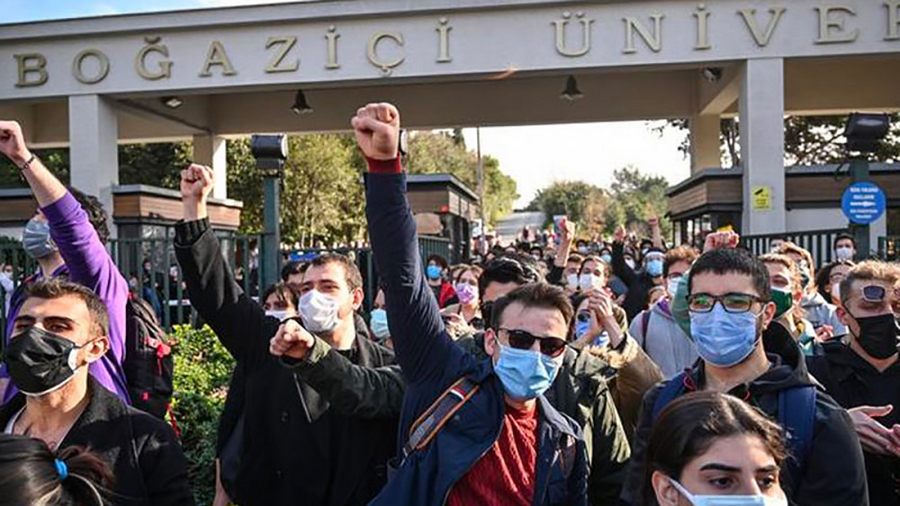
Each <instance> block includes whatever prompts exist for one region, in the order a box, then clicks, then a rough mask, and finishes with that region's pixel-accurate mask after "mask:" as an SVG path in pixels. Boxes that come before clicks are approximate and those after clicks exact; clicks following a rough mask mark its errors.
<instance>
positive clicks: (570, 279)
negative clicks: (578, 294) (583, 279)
mask: <svg viewBox="0 0 900 506" xmlns="http://www.w3.org/2000/svg"><path fill="white" fill-rule="evenodd" d="M566 288H568V289H569V290H577V289H578V274H568V275H566Z"/></svg>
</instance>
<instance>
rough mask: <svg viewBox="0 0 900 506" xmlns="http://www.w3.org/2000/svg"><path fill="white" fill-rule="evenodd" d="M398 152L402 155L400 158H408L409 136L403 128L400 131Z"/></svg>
mask: <svg viewBox="0 0 900 506" xmlns="http://www.w3.org/2000/svg"><path fill="white" fill-rule="evenodd" d="M397 152H398V153H400V156H406V155H407V153H408V152H409V134H408V133H407V132H406V129H403V128H401V129H400V135H399V141H398V143H397Z"/></svg>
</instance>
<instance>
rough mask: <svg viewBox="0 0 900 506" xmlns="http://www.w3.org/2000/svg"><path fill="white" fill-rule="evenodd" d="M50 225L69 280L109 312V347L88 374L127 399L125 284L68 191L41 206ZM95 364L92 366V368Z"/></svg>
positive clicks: (91, 226) (126, 293) (83, 213)
mask: <svg viewBox="0 0 900 506" xmlns="http://www.w3.org/2000/svg"><path fill="white" fill-rule="evenodd" d="M41 211H42V212H43V213H44V216H46V217H47V221H48V222H49V224H50V236H51V237H52V238H53V242H55V243H56V246H57V247H58V248H59V253H60V255H62V258H63V260H64V261H65V262H66V267H67V268H68V269H69V279H70V280H71V281H73V282H76V283H78V284H80V285H84V286H86V287H88V288H90V289H91V290H93V291H94V293H96V294H97V296H99V297H100V300H102V301H103V303H104V304H105V305H106V309H107V311H108V312H109V346H110V350H109V353H107V354H106V356H104V357H103V359H102V360H100V361H99V362H98V363H96V364H92V367H91V373H92V374H93V375H94V377H95V378H96V379H97V380H98V381H100V383H101V384H103V386H105V387H106V388H108V389H109V390H111V391H112V392H113V393H116V394H118V395H119V397H122V398H123V399H125V400H126V402H127V401H128V391H127V387H126V383H125V376H124V373H123V372H122V361H123V360H124V358H125V303H126V301H127V300H128V283H127V282H126V281H125V278H124V277H123V276H122V274H121V273H120V272H119V269H118V268H117V267H116V264H115V263H113V260H112V258H110V256H109V253H107V251H106V248H105V247H104V246H103V243H101V242H100V238H99V236H97V232H96V231H95V230H94V227H93V225H91V222H90V221H89V220H88V216H87V213H86V212H85V211H84V210H83V209H82V208H81V205H80V204H79V203H78V201H77V200H75V197H73V196H72V194H71V193H66V194H65V195H64V196H63V197H62V198H60V199H59V200H57V201H56V202H54V203H52V204H50V205H48V206H47V207H44V208H41ZM95 366H96V367H95Z"/></svg>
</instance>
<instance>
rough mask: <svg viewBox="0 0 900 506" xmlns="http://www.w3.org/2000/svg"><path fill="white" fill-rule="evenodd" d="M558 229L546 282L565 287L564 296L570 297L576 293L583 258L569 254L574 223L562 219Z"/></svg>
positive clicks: (573, 235)
mask: <svg viewBox="0 0 900 506" xmlns="http://www.w3.org/2000/svg"><path fill="white" fill-rule="evenodd" d="M559 229H560V233H559V244H558V245H557V248H556V253H555V256H554V258H553V267H551V268H550V272H549V273H547V282H548V283H551V284H554V285H559V286H563V287H565V290H566V294H567V295H569V296H572V295H574V294H575V293H576V292H577V291H578V279H579V278H578V276H579V275H580V274H581V263H582V261H583V260H584V257H582V256H581V254H579V253H572V252H571V249H572V241H573V240H574V239H575V222H573V221H569V220H568V218H563V219H562V220H560V223H559Z"/></svg>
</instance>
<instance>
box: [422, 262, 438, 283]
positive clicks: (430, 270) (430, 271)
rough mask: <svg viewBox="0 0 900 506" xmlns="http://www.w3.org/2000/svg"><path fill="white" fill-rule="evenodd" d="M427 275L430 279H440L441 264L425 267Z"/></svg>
mask: <svg viewBox="0 0 900 506" xmlns="http://www.w3.org/2000/svg"><path fill="white" fill-rule="evenodd" d="M425 275H426V276H428V279H432V280H434V279H440V277H441V267H440V266H439V265H434V264H432V265H429V266H428V267H426V268H425Z"/></svg>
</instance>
